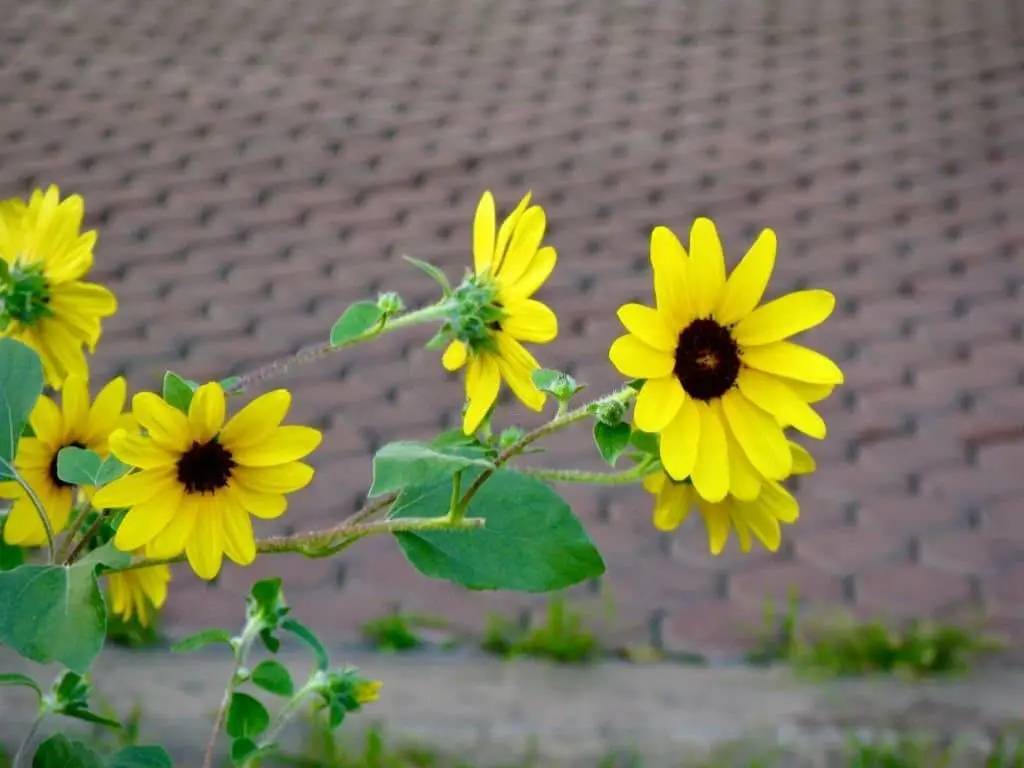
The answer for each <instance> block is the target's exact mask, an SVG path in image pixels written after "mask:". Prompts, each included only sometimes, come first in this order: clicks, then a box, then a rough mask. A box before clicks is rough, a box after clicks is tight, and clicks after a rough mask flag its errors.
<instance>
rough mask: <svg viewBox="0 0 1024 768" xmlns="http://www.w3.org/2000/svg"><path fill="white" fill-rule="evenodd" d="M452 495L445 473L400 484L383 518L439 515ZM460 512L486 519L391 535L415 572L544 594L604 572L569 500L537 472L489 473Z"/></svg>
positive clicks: (472, 586) (462, 582)
mask: <svg viewBox="0 0 1024 768" xmlns="http://www.w3.org/2000/svg"><path fill="white" fill-rule="evenodd" d="M468 474H469V475H471V476H472V475H475V474H476V471H475V470H473V471H471V472H469V473H468ZM468 479H469V478H467V481H468ZM450 495H451V482H450V481H448V480H447V479H445V480H442V481H439V482H436V483H434V484H432V485H429V486H416V487H410V488H406V489H405V490H404V491H402V493H401V494H400V495H399V497H398V499H397V500H396V501H395V504H394V506H393V507H392V510H391V514H390V515H389V519H401V518H409V517H414V518H422V517H437V516H439V515H443V514H444V513H445V512H446V511H447V509H448V504H449V501H450ZM510 499H514V500H515V503H514V504H511V503H509V500H510ZM466 515H467V517H482V518H484V520H485V521H486V524H485V526H484V527H483V528H480V529H474V530H469V531H457V532H456V531H417V532H402V533H397V534H395V538H396V539H398V543H399V545H400V546H401V547H402V551H403V552H404V553H405V556H406V557H407V558H408V559H409V561H410V562H411V563H412V564H413V565H414V566H415V567H416V569H417V570H418V571H420V573H422V574H424V575H425V576H429V577H431V578H435V579H446V580H448V581H453V582H455V583H456V584H459V585H461V586H463V587H468V588H469V589H505V590H510V591H515V592H550V591H552V590H557V589H564V588H566V587H569V586H572V585H573V584H578V583H579V582H581V581H584V580H586V579H590V578H594V577H596V576H600V575H601V574H602V573H604V561H603V560H602V559H601V555H600V553H599V552H598V551H597V549H596V548H595V547H594V545H593V543H592V542H591V541H590V539H589V537H588V536H587V533H586V531H585V530H584V529H583V526H582V525H580V522H579V520H577V519H576V516H575V515H573V513H572V510H571V509H570V508H569V505H568V504H567V503H566V502H565V500H564V499H562V497H561V496H559V495H558V494H557V493H556V492H555V491H554V490H552V489H551V487H550V486H548V485H547V484H545V483H543V482H541V481H539V480H537V479H535V478H532V477H528V476H526V475H522V474H519V473H518V472H513V471H511V470H505V469H499V470H497V471H495V472H494V474H493V475H492V476H491V477H490V479H488V481H487V482H486V483H484V484H483V486H482V487H481V488H480V490H479V492H478V493H477V494H476V495H475V496H474V497H473V499H472V501H471V502H470V504H469V509H468V510H467V512H466Z"/></svg>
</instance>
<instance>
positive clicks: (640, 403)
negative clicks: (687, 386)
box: [633, 376, 686, 432]
mask: <svg viewBox="0 0 1024 768" xmlns="http://www.w3.org/2000/svg"><path fill="white" fill-rule="evenodd" d="M685 398H686V393H685V392H684V391H683V386H682V384H680V383H679V379H677V378H676V377H675V376H664V377H662V378H660V379H648V380H647V381H645V382H644V385H643V387H642V388H641V389H640V393H639V394H638V395H637V397H636V407H635V408H634V409H633V421H634V422H635V424H636V427H637V429H640V430H642V431H644V432H661V430H663V429H664V428H665V427H666V426H668V424H669V422H670V421H672V419H674V418H675V417H676V414H677V413H679V409H680V408H682V407H683V400H684V399H685Z"/></svg>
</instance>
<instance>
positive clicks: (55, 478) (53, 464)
mask: <svg viewBox="0 0 1024 768" xmlns="http://www.w3.org/2000/svg"><path fill="white" fill-rule="evenodd" d="M65 448H85V445H84V444H82V443H80V442H78V441H77V440H75V441H74V442H70V443H68V444H67V445H62V446H61V447H60V448H58V449H57V450H56V451H54V452H53V458H52V459H50V469H49V474H50V481H51V482H52V483H53V484H54V486H56V487H57V488H70V487H71V486H72V483H65V482H64V481H63V480H61V479H60V476H59V475H58V474H57V457H58V456H60V452H61V451H63V450H64V449H65Z"/></svg>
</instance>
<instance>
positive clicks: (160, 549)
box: [146, 494, 199, 558]
mask: <svg viewBox="0 0 1024 768" xmlns="http://www.w3.org/2000/svg"><path fill="white" fill-rule="evenodd" d="M198 502H199V497H198V496H190V495H188V494H181V495H180V501H179V502H178V509H177V511H176V512H175V514H174V517H173V518H171V521H170V522H169V523H167V525H166V526H165V527H164V529H163V530H162V531H160V533H158V534H157V535H156V537H155V538H154V539H152V540H151V541H150V542H149V544H147V545H146V555H147V556H148V557H159V558H163V557H177V556H178V555H180V554H181V553H182V552H184V551H185V546H186V545H187V544H188V540H189V538H191V536H192V532H193V531H194V530H195V528H196V520H197V519H198V516H199V503H198Z"/></svg>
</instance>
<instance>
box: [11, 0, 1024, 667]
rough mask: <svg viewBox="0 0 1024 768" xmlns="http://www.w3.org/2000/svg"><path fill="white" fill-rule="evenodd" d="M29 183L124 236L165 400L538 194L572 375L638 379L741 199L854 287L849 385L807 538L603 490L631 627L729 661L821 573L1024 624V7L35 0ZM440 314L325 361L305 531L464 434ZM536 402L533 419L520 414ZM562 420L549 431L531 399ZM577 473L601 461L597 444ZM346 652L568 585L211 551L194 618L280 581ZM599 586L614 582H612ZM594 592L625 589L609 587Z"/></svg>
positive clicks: (298, 398)
mask: <svg viewBox="0 0 1024 768" xmlns="http://www.w3.org/2000/svg"><path fill="white" fill-rule="evenodd" d="M0 11H2V16H3V18H4V23H3V29H2V30H0V40H2V43H3V44H2V46H0V194H3V195H14V194H25V193H26V192H27V191H28V190H29V189H30V188H31V187H32V186H35V185H45V184H48V183H57V184H59V185H60V186H61V188H62V190H64V191H65V192H69V193H70V192H77V193H81V194H83V195H84V196H85V199H86V202H87V209H88V220H89V221H88V223H89V224H90V225H92V226H96V227H98V228H99V230H100V240H99V247H98V250H97V259H96V272H95V273H96V277H97V278H98V279H102V280H103V281H105V282H107V283H108V284H109V285H110V286H111V288H112V289H113V290H114V291H116V293H117V295H118V296H119V298H120V301H121V310H120V313H119V314H118V315H117V316H116V317H115V318H114V319H113V320H111V321H110V322H109V324H108V326H107V331H106V334H105V336H104V340H103V342H102V344H101V346H100V349H99V353H98V356H97V358H96V361H95V363H94V366H93V376H94V378H95V379H97V380H100V379H104V378H106V377H108V376H111V375H113V374H115V373H126V374H127V375H128V376H129V377H130V386H131V388H132V389H133V390H136V391H137V390H140V389H147V388H152V387H154V386H155V385H156V383H157V382H158V381H159V377H160V376H161V375H162V373H163V371H164V369H165V368H167V367H169V368H172V369H174V370H175V371H177V372H179V373H181V374H183V375H185V376H187V377H189V378H193V379H204V378H213V377H217V378H219V377H222V376H226V375H229V374H233V373H238V372H241V371H243V370H245V369H248V368H251V367H253V366H255V365H257V364H260V363H262V362H265V361H268V360H270V359H272V358H275V357H278V356H280V355H284V354H287V353H290V352H292V351H294V350H296V349H297V348H299V347H301V346H303V345H306V344H310V343H313V342H317V341H320V340H322V339H324V337H325V334H326V332H327V329H328V328H329V327H330V325H331V323H332V322H333V321H334V320H335V319H336V317H337V316H338V315H339V314H340V312H341V311H342V310H343V309H344V308H345V306H346V305H347V304H348V303H349V302H351V301H353V300H357V299H362V298H367V297H369V298H373V297H374V296H375V295H376V293H377V292H378V291H380V290H397V291H399V292H401V293H402V295H403V296H404V298H405V299H406V301H407V302H408V303H409V304H412V305H416V304H419V303H422V302H425V301H428V300H430V299H431V298H432V297H433V286H432V284H431V283H429V282H428V281H427V280H425V278H423V277H422V276H421V275H420V274H418V273H417V272H415V271H414V270H412V269H411V268H409V267H408V266H407V265H406V264H405V263H404V262H403V261H402V260H401V258H400V257H401V255H402V254H406V253H407V254H411V255H414V256H416V257H419V258H421V259H427V260H430V261H433V262H436V263H438V264H440V265H441V266H442V267H444V268H445V269H446V270H447V271H448V273H449V275H450V276H451V277H452V278H458V277H459V276H460V274H461V272H462V270H463V269H465V267H466V265H467V264H468V263H469V249H470V242H471V240H470V225H471V219H472V214H473V210H474V208H475V205H476V201H477V199H478V196H479V195H480V193H481V192H482V191H483V190H484V189H487V188H489V189H492V190H494V191H495V194H496V195H497V198H498V201H499V205H500V206H501V207H502V208H503V209H505V210H507V209H509V208H510V207H511V206H512V205H514V204H515V202H517V200H518V199H519V197H520V196H521V195H522V194H523V193H524V192H525V191H526V190H532V191H533V193H534V195H535V199H536V201H537V202H538V203H540V204H542V205H544V206H545V208H546V209H547V212H548V216H549V220H550V222H551V226H550V240H551V242H552V243H553V244H554V245H556V246H557V247H558V249H559V254H560V261H559V265H558V269H557V271H556V273H555V276H554V277H553V278H552V280H551V282H550V283H549V285H548V286H547V287H546V288H545V289H544V293H543V296H544V298H545V299H546V300H547V301H548V302H549V303H550V304H551V305H553V306H554V307H555V308H556V310H557V311H558V313H559V316H560V318H561V334H560V337H559V339H558V341H557V342H556V343H554V344H552V345H550V347H549V348H547V349H545V350H544V352H543V355H542V357H543V363H544V364H546V365H548V366H549V367H553V368H563V369H564V368H570V369H571V370H572V371H573V373H574V374H575V375H576V376H577V377H578V378H580V379H582V380H584V381H586V382H588V383H589V384H590V385H591V387H592V388H593V389H595V390H598V391H601V390H604V389H606V388H609V387H611V386H614V385H615V384H616V383H617V381H618V379H617V376H616V374H615V372H614V370H613V369H612V368H611V366H610V365H609V363H608V362H607V355H606V352H607V348H608V345H609V343H610V342H611V340H612V339H613V338H614V337H615V336H616V335H617V334H618V333H619V332H620V327H619V325H618V322H617V320H616V319H615V316H614V310H615V308H616V307H617V306H618V305H619V304H621V303H623V302H626V301H629V300H648V299H649V295H650V289H651V281H650V273H649V269H648V261H647V242H648V236H649V233H650V230H651V228H652V227H653V226H654V225H657V224H665V225H668V226H670V227H672V228H674V229H675V230H676V231H677V232H679V233H680V234H681V235H683V236H684V237H685V234H686V232H687V230H688V227H689V224H690V222H691V221H692V219H693V218H694V217H695V216H697V215H710V216H712V217H714V219H715V220H716V221H717V223H718V226H719V229H720V231H721V233H722V235H723V238H724V241H725V245H726V249H727V253H728V256H729V259H730V261H731V262H732V263H735V261H736V260H737V259H738V258H739V257H740V256H741V255H742V253H743V251H744V249H745V247H746V246H747V245H748V244H749V243H750V242H751V241H752V239H753V238H754V236H755V235H756V234H757V232H758V231H759V230H760V229H761V228H762V227H766V226H770V227H772V228H774V229H775V230H776V231H777V232H778V236H779V242H780V254H779V262H778V269H777V272H776V278H775V281H774V283H773V285H772V287H771V291H772V292H773V293H776V294H777V293H781V292H783V291H786V290H791V289H794V288H797V287H802V286H819V287H824V288H828V289H830V290H832V291H834V292H835V293H836V295H837V297H838V301H839V304H838V309H837V311H836V313H835V315H834V317H833V319H832V320H831V321H830V322H829V323H828V324H827V325H826V326H825V327H823V328H822V329H820V330H817V331H815V332H814V333H813V334H811V338H810V339H809V341H810V343H812V344H814V345H815V346H817V347H818V348H820V349H822V350H823V351H825V352H827V353H828V354H830V355H832V356H833V357H834V358H835V359H837V360H838V361H839V362H840V364H841V365H842V367H843V369H844V370H845V371H846V374H847V384H846V386H845V387H843V388H842V389H841V390H840V391H839V392H838V393H837V394H836V395H835V396H834V397H833V398H832V399H831V400H830V401H828V402H827V403H826V404H825V405H824V407H823V412H824V414H825V415H826V417H827V418H828V421H829V426H830V432H829V435H828V438H827V439H826V440H825V441H824V442H822V443H820V444H815V445H812V446H811V448H812V450H813V451H814V453H815V455H816V456H817V458H818V460H819V463H820V470H819V472H817V473H816V474H815V475H813V476H811V477H809V478H806V479H805V480H804V481H803V482H802V483H801V485H800V488H799V498H800V501H801V505H802V510H803V512H802V519H801V521H800V523H799V524H798V525H797V526H796V527H794V528H793V529H791V530H789V531H787V534H786V542H785V545H784V548H783V550H782V551H781V552H780V553H778V554H776V555H769V554H766V553H756V554H751V555H749V556H740V555H739V554H738V553H737V552H736V551H735V550H730V551H728V552H727V553H726V554H725V555H724V556H722V557H718V558H714V557H711V556H709V555H708V554H707V550H706V544H705V541H704V537H703V533H702V532H701V531H699V530H698V529H696V528H694V527H686V528H685V529H683V530H681V531H679V532H677V533H676V534H673V535H668V536H666V535H660V534H658V533H656V532H655V531H654V529H653V528H652V526H651V524H650V508H649V500H648V497H647V496H646V495H645V494H644V493H643V492H642V491H641V490H640V489H638V488H628V489H619V490H616V491H614V492H610V491H607V490H590V489H587V490H576V489H573V490H571V491H569V492H568V494H569V496H570V498H571V500H572V501H573V503H574V505H575V508H576V510H577V511H578V513H579V514H580V516H581V517H582V518H583V520H584V522H585V524H586V525H587V527H588V528H589V530H590V532H591V534H592V535H593V537H594V539H595V540H596V541H597V542H598V544H599V545H600V546H601V548H602V550H603V552H604V554H605V556H606V560H607V563H608V574H607V578H606V579H605V582H606V586H607V587H609V588H610V589H611V595H612V597H613V598H614V600H615V603H616V606H617V613H616V617H615V618H616V623H615V626H614V627H613V628H611V629H609V630H608V631H609V632H610V633H611V634H614V635H616V637H619V638H624V639H628V640H632V641H642V640H645V639H647V640H653V641H654V642H656V643H661V644H664V645H665V646H667V647H670V648H687V649H692V650H700V651H711V652H725V653H727V652H730V651H732V650H736V649H739V648H742V647H744V646H745V645H746V644H747V643H748V641H749V639H750V635H751V632H752V631H754V630H756V629H757V627H758V623H759V615H760V611H761V607H762V605H763V602H764V600H765V599H766V598H768V597H775V598H785V596H786V595H787V593H788V591H789V590H790V589H791V588H792V587H795V588H797V589H798V590H799V592H800V594H801V595H802V597H803V598H804V599H805V600H806V601H808V602H809V603H812V604H824V605H829V606H831V607H833V608H834V607H837V606H838V607H840V608H843V609H848V610H850V611H851V612H854V613H856V614H858V615H866V616H875V615H881V616H887V617H893V618H906V617H911V616H920V617H936V618H950V617H955V618H974V617H977V616H984V617H985V618H986V620H987V621H988V622H989V623H990V625H991V626H992V627H995V628H997V629H1000V630H1004V631H1009V632H1012V633H1015V635H1016V636H1017V637H1022V636H1024V517H1022V516H1021V514H1020V513H1021V510H1020V502H1019V499H1020V498H1021V493H1022V491H1024V473H1022V472H1021V471H1020V467H1021V466H1022V464H1024V387H1022V384H1024V345H1022V343H1021V335H1022V327H1024V305H1022V299H1021V285H1022V282H1024V219H1022V218H1021V217H1020V216H1019V215H1018V211H1017V209H1018V208H1019V206H1020V202H1021V199H1022V198H1021V191H1020V184H1021V179H1022V178H1024V177H1022V175H1021V171H1022V169H1024V165H1022V164H1024V139H1022V138H1021V135H1020V132H1019V123H1020V120H1021V117H1022V115H1024V79H1022V77H1024V21H1022V18H1021V11H1020V9H1019V8H1018V7H1017V6H1015V5H1014V4H1013V3H986V4H965V3H960V2H954V1H953V0H910V1H909V2H897V0H890V2H882V1H881V0H869V1H867V2H863V1H857V2H854V1H852V0H851V1H850V2H843V1H842V0H763V1H758V0H735V1H734V2H729V3H724V2H720V1H718V0H688V1H687V2H679V1H678V0H646V1H642V0H591V1H590V2H581V1H580V0H543V1H542V2H540V1H538V0H504V2H500V3H499V2H491V1H489V0H485V1H483V2H481V1H480V0H404V1H401V0H358V1H356V0H353V1H352V2H344V3H338V2H331V1H330V0H304V1H303V2H295V1H294V0H262V2H259V3H254V2H250V1H249V0H222V2H219V3H215V4H210V3H204V2H199V0H153V1H152V2H149V3H146V4H144V5H138V4H136V3H131V2H128V0H108V1H107V2H104V3H99V4H96V3H92V4H86V3H71V2H53V1H46V2H44V1H43V0H39V2H33V3H15V2H13V0H3V1H2V2H0ZM425 339H426V334H418V333H410V334H407V335H396V336H395V337H393V338H388V339H386V340H383V341H380V342H377V343H374V344H372V345H367V346H366V347H364V348H357V349H354V350H352V351H350V352H346V353H344V354H340V355H338V356H336V357H332V358H330V359H327V360H324V361H321V362H319V363H317V364H314V365H310V366H309V367H308V368H305V369H303V370H302V371H301V372H299V373H298V374H297V375H296V376H295V377H294V378H291V379H290V380H288V381H287V385H288V386H289V387H291V388H293V391H294V394H295V408H294V418H295V420H296V421H297V422H302V423H308V424H313V425H316V426H318V427H322V428H323V429H324V430H325V441H324V444H323V447H322V448H321V449H320V450H319V451H318V453H317V454H316V455H315V457H314V461H313V463H314V464H315V465H316V467H317V469H318V473H319V475H318V480H317V482H316V484H315V486H314V487H313V488H312V489H311V490H308V491H306V492H304V493H302V494H300V495H299V496H297V497H296V499H295V501H294V504H293V507H292V510H291V512H290V513H289V514H288V515H287V516H286V517H285V518H283V519H282V520H281V521H280V525H279V526H278V527H277V528H275V527H274V526H273V525H265V526H264V527H263V529H262V530H263V531H264V532H267V533H270V532H274V531H280V530H300V529H307V528H311V527H314V526H317V525H322V524H324V523H326V522H328V521H333V520H338V519H340V518H341V517H343V516H345V515H347V514H348V513H349V512H351V511H352V510H353V508H354V507H355V506H356V505H357V504H358V501H359V499H361V498H362V496H363V494H364V492H365V490H366V486H367V482H368V479H369V469H370V464H369V455H370V453H371V452H372V450H373V449H374V448H375V447H376V446H379V445H380V444H382V443H384V442H386V441H388V440H391V439H396V438H399V437H406V438H415V437H425V436H429V435H431V434H432V433H434V432H435V431H437V430H438V429H441V428H445V427H448V426H451V425H453V424H455V423H457V421H458V414H459V411H460V407H461V398H462V390H461V386H460V385H459V384H458V383H457V382H456V381H455V380H454V379H449V378H448V377H446V375H445V374H444V373H443V371H442V369H441V367H440V364H439V362H438V356H437V354H436V353H434V352H428V351H425V350H423V349H422V348H421V347H422V343H423V341H425ZM520 415H522V413H521V411H519V410H517V409H515V408H509V409H507V410H503V411H502V413H501V415H500V417H499V419H500V420H512V419H513V418H517V417H518V416H520ZM530 418H534V417H530ZM549 461H551V462H553V463H556V464H557V465H559V466H580V467H593V466H596V459H595V454H594V450H593V448H592V446H591V444H590V439H589V436H588V435H587V433H586V431H585V430H580V431H578V432H576V433H573V434H571V435H567V436H565V437H564V439H563V438H559V439H558V440H556V441H553V442H552V445H551V458H550V459H549ZM283 570H284V571H286V572H287V587H288V594H289V598H290V600H291V602H292V603H293V604H294V605H295V610H296V612H297V613H298V614H299V615H304V616H306V617H307V619H308V620H309V621H310V622H311V623H314V624H315V625H316V627H317V629H318V630H321V631H323V632H325V633H327V634H329V635H331V636H334V637H346V636H351V635H353V634H354V633H355V631H356V630H357V628H358V626H359V625H360V624H361V623H362V622H363V621H365V620H366V619H368V618H371V617H373V616H376V615H379V614H380V613H382V612H383V611H384V610H386V609H387V608H388V606H389V605H390V604H392V603H396V602H400V603H401V605H402V606H403V607H404V608H406V609H408V610H414V611H429V612H432V613H436V614H441V615H444V616H446V617H448V618H449V619H450V620H452V621H453V622H454V623H455V625H456V626H458V627H462V628H466V629H478V628H479V627H480V626H482V623H483V620H484V617H485V615H486V613H487V612H488V611H500V612H503V613H506V614H514V613H515V612H517V611H520V610H524V609H534V608H537V607H538V606H541V605H542V602H541V601H540V600H539V598H534V597H529V596H518V595H505V594H501V595H486V594H472V595H469V594H466V593H465V592H463V591H460V590H458V589H456V588H454V587H451V586H449V585H447V584H444V583H440V582H431V581H427V580H425V579H423V578H422V577H420V576H419V575H418V574H416V573H415V572H414V571H413V570H412V569H411V568H410V567H409V566H408V565H407V564H406V563H405V561H404V560H403V559H402V557H401V555H400V553H399V552H398V550H397V548H396V547H395V545H394V543H393V542H391V541H388V540H383V539H382V540H379V541H367V542H364V543H362V544H360V545H359V546H357V547H355V548H354V549H352V550H351V551H350V552H349V553H347V554H346V556H345V557H344V558H342V559H340V560H330V561H314V562H301V561H298V560H292V561H289V562H287V563H285V562H284V561H282V560H280V559H273V558H266V559H265V560H263V561H261V562H259V563H258V564H257V565H255V566H254V567H253V568H251V569H248V570H242V569H238V568H234V567H228V568H227V569H226V570H225V572H224V574H223V576H222V578H221V579H220V580H219V582H218V583H217V584H216V585H215V586H207V585H204V584H202V583H200V582H199V581H198V580H196V579H195V578H194V577H192V576H191V574H189V573H188V572H187V571H186V570H185V569H182V568H179V569H177V570H176V571H175V581H174V584H173V588H172V591H171V597H170V599H169V602H168V607H167V620H168V627H169V628H170V630H171V631H172V632H173V633H175V634H177V633H180V632H184V631H187V630H191V629H196V628H200V627H203V626H207V625H209V624H212V623H217V624H222V623H224V617H225V616H226V615H227V616H231V615H233V616H235V617H237V618H239V619H240V618H241V612H242V606H241V596H242V595H243V594H244V593H245V591H246V590H247V588H248V586H249V584H250V583H251V582H252V580H254V579H255V578H258V577H260V576H265V575H267V574H271V573H279V572H282V571H283ZM591 587H592V588H588V589H586V590H584V591H583V592H582V593H581V599H582V600H583V601H584V602H586V601H590V602H591V603H594V604H595V605H596V604H598V603H599V602H600V599H601V596H600V595H598V594H596V593H598V592H599V591H600V589H601V587H602V585H591ZM592 593H593V594H592Z"/></svg>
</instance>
